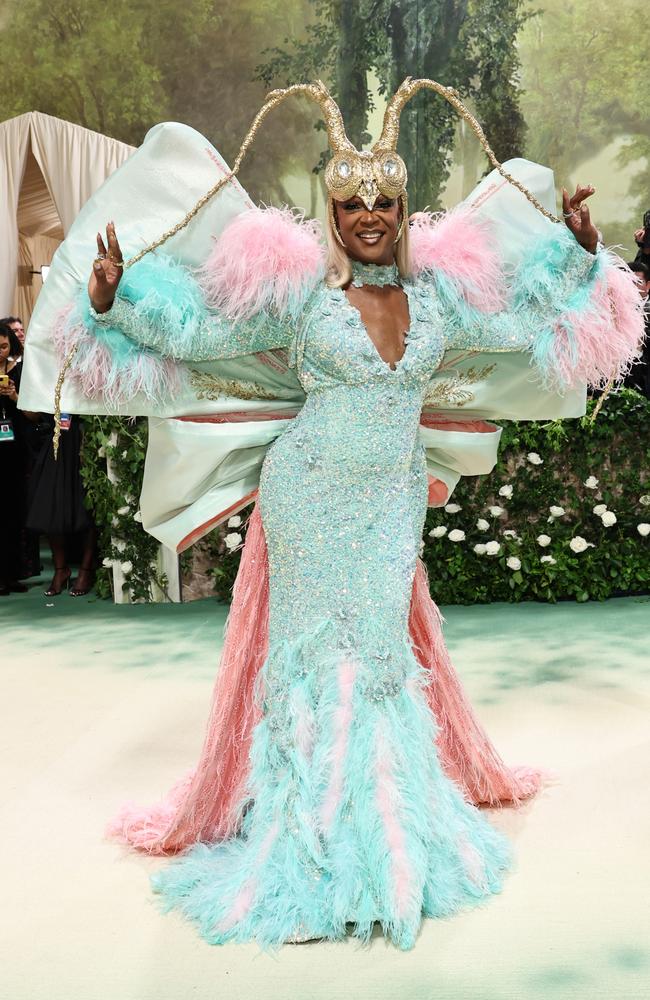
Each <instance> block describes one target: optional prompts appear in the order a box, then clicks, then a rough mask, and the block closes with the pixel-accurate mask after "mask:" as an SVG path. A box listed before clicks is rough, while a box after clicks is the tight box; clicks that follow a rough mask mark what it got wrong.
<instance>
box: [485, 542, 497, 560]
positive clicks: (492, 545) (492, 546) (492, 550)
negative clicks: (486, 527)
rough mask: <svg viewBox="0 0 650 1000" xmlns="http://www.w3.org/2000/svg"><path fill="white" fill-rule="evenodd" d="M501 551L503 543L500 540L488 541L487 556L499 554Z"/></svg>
mask: <svg viewBox="0 0 650 1000" xmlns="http://www.w3.org/2000/svg"><path fill="white" fill-rule="evenodd" d="M500 551H501V545H500V544H499V542H495V541H491V542H487V543H486V546H485V554H486V556H498V555H499V552H500Z"/></svg>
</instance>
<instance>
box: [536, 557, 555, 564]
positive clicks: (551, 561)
mask: <svg viewBox="0 0 650 1000" xmlns="http://www.w3.org/2000/svg"><path fill="white" fill-rule="evenodd" d="M539 561H540V562H543V563H548V564H549V566H555V563H556V562H557V560H556V559H554V558H553V556H542V558H541V559H540V560H539Z"/></svg>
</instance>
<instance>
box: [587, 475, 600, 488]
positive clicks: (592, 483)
mask: <svg viewBox="0 0 650 1000" xmlns="http://www.w3.org/2000/svg"><path fill="white" fill-rule="evenodd" d="M585 486H586V487H587V489H588V490H597V489H598V480H597V479H596V477H595V476H587V478H586V479H585Z"/></svg>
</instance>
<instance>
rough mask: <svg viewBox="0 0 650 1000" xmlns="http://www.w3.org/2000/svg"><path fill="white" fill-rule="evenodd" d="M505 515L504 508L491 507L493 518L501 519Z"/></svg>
mask: <svg viewBox="0 0 650 1000" xmlns="http://www.w3.org/2000/svg"><path fill="white" fill-rule="evenodd" d="M504 513H505V510H504V508H503V507H499V506H497V505H495V506H494V507H490V514H491V515H492V517H501V515H502V514H504Z"/></svg>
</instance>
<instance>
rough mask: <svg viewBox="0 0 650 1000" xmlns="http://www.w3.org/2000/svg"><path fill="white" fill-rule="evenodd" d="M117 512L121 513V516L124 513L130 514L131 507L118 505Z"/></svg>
mask: <svg viewBox="0 0 650 1000" xmlns="http://www.w3.org/2000/svg"><path fill="white" fill-rule="evenodd" d="M117 513H118V514H119V515H121V516H123V515H124V514H128V513H129V508H128V507H118V508H117Z"/></svg>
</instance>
